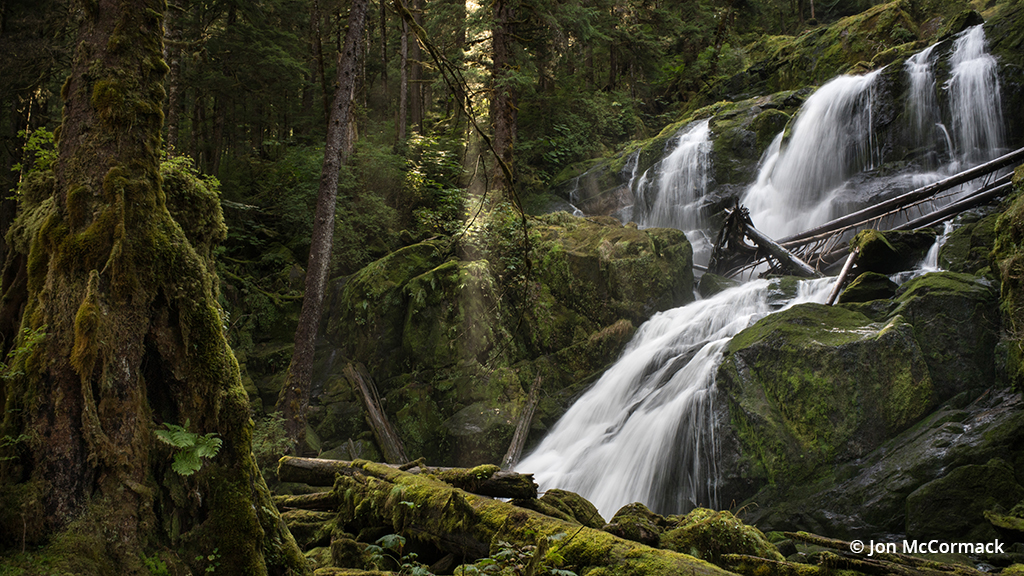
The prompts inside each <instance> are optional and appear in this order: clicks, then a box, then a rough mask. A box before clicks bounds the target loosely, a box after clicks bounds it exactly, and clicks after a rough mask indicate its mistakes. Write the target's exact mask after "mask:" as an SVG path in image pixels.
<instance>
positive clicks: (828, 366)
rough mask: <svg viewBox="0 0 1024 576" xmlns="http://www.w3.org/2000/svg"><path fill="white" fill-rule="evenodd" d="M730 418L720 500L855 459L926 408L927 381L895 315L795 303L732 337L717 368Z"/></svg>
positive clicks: (910, 334)
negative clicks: (880, 318)
mask: <svg viewBox="0 0 1024 576" xmlns="http://www.w3.org/2000/svg"><path fill="white" fill-rule="evenodd" d="M717 384H718V391H719V394H720V395H722V396H723V397H724V398H723V401H722V402H716V405H717V406H720V407H722V408H719V409H720V410H725V411H727V413H726V414H723V415H722V416H721V418H723V419H725V421H728V422H729V423H730V427H729V430H728V431H727V432H726V433H725V438H724V439H723V440H722V442H723V449H722V450H721V453H722V458H723V460H724V461H723V462H721V464H720V470H721V471H722V472H723V476H724V478H723V480H724V484H723V487H722V488H723V489H722V499H723V501H731V500H736V501H741V500H743V499H745V498H746V497H748V496H750V495H751V494H752V492H751V490H752V489H753V490H756V489H757V488H759V487H761V486H763V485H766V484H778V483H782V484H786V483H791V482H807V481H810V480H811V479H813V476H814V474H816V473H817V469H818V468H819V467H823V466H824V467H827V466H830V465H832V464H833V463H835V462H839V461H848V460H852V459H855V458H859V457H862V456H864V455H865V454H867V453H869V452H870V451H871V450H873V449H875V448H877V447H878V446H879V445H880V444H881V443H882V442H884V441H885V440H886V439H888V438H890V437H891V436H893V435H894V434H897V433H899V432H900V431H902V430H904V429H906V428H907V427H908V426H909V425H911V424H913V423H914V422H915V421H916V420H918V419H919V418H921V417H922V416H923V415H925V414H926V410H927V408H928V407H929V406H931V405H932V404H933V389H932V378H931V376H930V375H929V373H928V367H927V364H926V362H925V357H924V354H923V352H922V350H921V347H920V346H919V345H918V343H917V341H916V340H915V338H914V328H913V326H912V325H911V324H909V323H908V322H907V321H906V320H905V319H904V317H903V316H899V315H896V316H893V317H892V318H891V319H889V320H888V321H887V322H873V321H872V320H871V319H869V318H868V317H866V316H864V315H863V314H860V313H858V312H853V311H850V310H846V309H844V308H841V307H830V306H822V305H818V304H802V305H798V306H794V307H793V308H790V309H788V310H784V311H781V312H778V313H776V314H773V315H771V316H768V317H766V318H763V319H762V320H760V321H759V322H757V323H756V324H754V325H753V326H752V327H750V328H748V329H746V330H744V331H743V332H740V333H739V334H738V335H737V336H736V337H734V338H733V340H732V342H731V343H730V344H729V347H728V349H727V351H726V353H725V358H724V360H723V362H722V364H721V366H720V367H719V371H718V378H717Z"/></svg>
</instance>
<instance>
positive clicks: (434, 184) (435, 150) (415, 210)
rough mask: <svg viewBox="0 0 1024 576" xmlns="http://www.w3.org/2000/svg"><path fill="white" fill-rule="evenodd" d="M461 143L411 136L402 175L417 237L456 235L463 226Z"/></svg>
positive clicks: (447, 137) (463, 194)
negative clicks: (418, 234)
mask: <svg viewBox="0 0 1024 576" xmlns="http://www.w3.org/2000/svg"><path fill="white" fill-rule="evenodd" d="M462 150H463V146H462V143H461V142H460V141H459V140H457V139H455V138H452V137H450V136H429V137H428V136H421V135H419V134H415V135H413V137H412V138H410V140H409V151H410V155H409V156H410V158H409V160H408V169H407V171H406V173H405V189H406V190H407V194H408V198H409V201H410V206H411V207H412V211H411V218H412V222H411V227H412V228H413V229H414V230H415V231H416V232H417V233H420V234H455V233H457V232H459V231H460V230H461V228H462V226H463V224H464V222H463V220H464V208H465V202H466V196H465V189H464V188H462V187H461V180H462V177H463V172H464V170H463V167H462Z"/></svg>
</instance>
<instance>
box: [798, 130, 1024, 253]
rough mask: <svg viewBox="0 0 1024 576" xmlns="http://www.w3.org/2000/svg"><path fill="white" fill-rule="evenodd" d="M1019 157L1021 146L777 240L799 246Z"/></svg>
mask: <svg viewBox="0 0 1024 576" xmlns="http://www.w3.org/2000/svg"><path fill="white" fill-rule="evenodd" d="M1021 160H1024V148H1020V149H1018V150H1014V151H1013V152H1010V153H1009V154H1005V155H1003V156H1000V157H999V158H996V159H995V160H990V161H988V162H985V163H984V164H981V165H979V166H975V167H974V168H971V169H969V170H964V171H963V172H960V173H959V174H954V175H953V176H950V177H949V178H945V179H943V180H939V181H938V182H934V183H932V184H929V185H927V186H923V187H921V188H918V189H917V190H914V191H911V192H907V193H906V194H902V195H900V196H897V197H895V198H891V199H889V200H885V201H883V202H879V203H877V204H874V205H872V206H868V207H867V208H864V209H863V210H858V211H857V212H853V213H850V214H847V215H846V216H843V217H841V218H836V219H835V220H831V221H829V222H826V223H824V224H822V225H821V226H818V227H816V228H812V229H810V230H806V231H804V232H801V233H799V234H794V235H793V236H789V237H786V238H783V239H781V240H779V244H781V245H783V246H786V247H795V246H799V245H801V244H803V243H805V241H806V240H808V239H810V238H811V237H814V236H818V235H820V234H822V233H831V232H834V231H835V230H838V229H840V228H845V227H846V226H848V225H850V224H856V223H858V222H862V221H865V220H870V219H871V218H873V217H876V216H880V215H884V214H887V213H889V212H891V211H893V210H894V209H896V208H900V207H902V206H907V205H909V204H913V203H914V202H917V201H918V200H923V199H925V198H928V197H930V196H934V195H935V194H937V193H938V192H941V191H943V190H948V189H950V188H952V187H954V186H959V185H960V184H963V183H965V182H970V181H971V180H974V179H975V178H978V177H980V176H984V175H986V174H988V173H990V172H994V171H995V170H999V169H1001V168H1005V167H1007V166H1010V165H1013V164H1015V163H1019V162H1020V161H1021Z"/></svg>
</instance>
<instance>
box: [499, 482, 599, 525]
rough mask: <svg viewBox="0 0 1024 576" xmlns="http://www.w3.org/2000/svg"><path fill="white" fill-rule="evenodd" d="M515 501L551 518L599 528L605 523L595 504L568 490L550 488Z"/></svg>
mask: <svg viewBox="0 0 1024 576" xmlns="http://www.w3.org/2000/svg"><path fill="white" fill-rule="evenodd" d="M515 503H516V505H518V506H522V507H524V508H529V509H530V510H535V511H537V512H540V513H541V514H544V515H547V516H551V517H552V518H560V519H562V520H567V521H570V522H578V523H579V524H582V525H583V526H587V527H589V528H598V529H600V528H603V527H604V525H605V521H604V518H602V517H601V514H600V513H599V512H598V511H597V507H596V506H594V505H593V504H592V503H590V501H589V500H587V499H586V498H584V497H582V496H580V495H579V494H577V493H575V492H569V491H568V490H560V489H558V488H552V489H549V490H547V491H545V492H544V494H543V495H542V496H541V497H540V498H538V499H536V500H522V501H519V500H517V501H516V502H515Z"/></svg>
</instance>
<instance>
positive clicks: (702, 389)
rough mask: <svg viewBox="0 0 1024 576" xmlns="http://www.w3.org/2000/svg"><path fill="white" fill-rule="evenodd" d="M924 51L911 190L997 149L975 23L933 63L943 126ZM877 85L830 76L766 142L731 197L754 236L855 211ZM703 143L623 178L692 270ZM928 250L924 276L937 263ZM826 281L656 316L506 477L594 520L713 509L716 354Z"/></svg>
mask: <svg viewBox="0 0 1024 576" xmlns="http://www.w3.org/2000/svg"><path fill="white" fill-rule="evenodd" d="M935 48H936V47H935V46H932V47H929V48H927V49H926V50H924V51H922V52H920V53H919V54H917V55H915V56H913V57H912V58H910V59H908V61H907V63H906V65H905V72H906V74H908V81H909V84H910V86H911V90H910V94H911V96H910V98H909V101H908V104H907V105H908V107H909V109H910V110H909V112H910V113H909V114H907V118H908V121H909V122H911V123H912V124H913V125H912V126H909V127H908V128H909V130H908V131H910V132H912V133H914V134H916V135H917V137H918V138H920V139H921V142H922V144H921V145H922V147H932V148H933V149H935V155H936V157H940V156H941V157H943V158H945V159H946V160H945V161H943V162H942V164H941V165H939V166H936V167H934V168H935V169H934V170H933V171H930V172H922V173H919V174H913V175H911V176H910V177H909V178H910V181H911V182H910V183H911V185H922V184H926V183H928V182H931V181H935V180H938V179H939V178H942V177H943V176H946V175H948V174H951V173H953V172H955V171H957V170H958V169H960V168H961V167H962V166H966V165H973V164H977V163H979V162H982V161H984V160H988V159H991V158H994V157H995V156H996V155H998V153H999V152H1000V146H1001V142H1002V135H1001V132H1000V131H1001V125H1002V116H1001V111H1000V99H999V84H998V79H997V77H996V75H995V63H994V59H993V58H992V57H991V56H990V55H988V54H987V53H986V52H985V38H984V31H983V30H982V28H981V26H977V27H974V28H971V29H969V30H967V31H965V32H964V33H962V34H961V35H960V36H959V37H957V39H956V40H955V41H954V43H953V47H952V48H951V49H950V50H949V51H948V52H949V54H948V55H947V56H945V57H947V58H948V62H947V63H948V66H949V69H950V70H951V75H950V79H949V81H948V82H946V83H945V84H944V85H943V86H942V87H941V89H942V90H944V91H945V93H946V95H947V98H946V100H948V102H949V106H950V110H949V114H948V115H947V117H948V118H951V119H952V127H951V128H949V129H947V127H946V126H944V125H942V124H941V122H940V121H939V119H940V118H941V117H942V114H941V110H939V103H938V99H936V97H935V93H936V90H938V89H939V88H940V87H937V86H936V81H935V77H934V74H933V67H934V65H935V63H936V60H937V59H938V58H941V57H943V56H941V55H938V54H937V52H938V51H937V50H936V49H935ZM878 77H879V71H875V72H872V73H870V74H866V75H863V76H840V77H838V78H835V79H833V80H832V81H831V82H829V83H827V84H825V85H824V86H822V87H821V88H819V89H818V90H817V91H816V92H815V93H814V94H813V95H812V96H811V97H809V98H808V99H807V100H806V101H805V102H804V104H803V106H802V107H801V109H800V111H799V113H798V115H797V116H796V121H795V122H794V123H793V125H792V130H791V135H790V137H789V139H788V141H787V142H783V135H782V134H779V136H778V137H776V139H775V141H774V143H773V144H772V145H771V146H770V147H769V148H768V150H767V151H766V152H765V154H764V157H763V158H762V159H761V163H760V169H759V173H758V176H757V179H756V181H755V182H753V183H751V184H750V186H749V188H748V189H747V191H746V193H745V194H744V196H743V198H742V199H741V203H742V204H743V205H745V206H747V207H748V208H749V210H750V214H751V218H752V220H753V222H754V224H755V226H757V227H758V228H759V229H760V230H762V231H764V232H766V233H768V234H769V235H770V236H773V237H776V238H779V237H783V236H786V235H788V234H792V233H796V232H800V231H802V230H805V229H808V228H810V227H812V226H815V225H818V224H822V223H824V222H827V221H828V220H830V219H832V218H835V217H837V216H840V215H842V214H844V213H848V212H850V211H852V210H855V209H859V208H861V207H863V206H862V205H861V206H858V205H854V204H852V203H851V202H849V201H848V200H847V199H848V197H849V195H848V191H849V187H850V184H849V181H850V179H851V178H852V177H853V176H855V175H858V174H864V173H865V172H868V171H870V170H872V169H873V168H875V167H876V166H878V165H880V164H881V163H882V161H883V158H882V157H881V152H880V150H879V147H878V144H877V143H876V142H875V141H874V137H873V130H872V123H873V121H874V119H873V110H874V107H875V102H874V100H875V98H876V95H875V87H876V82H877V80H878ZM937 134H942V135H943V136H942V137H941V138H936V137H935V136H936V135H937ZM712 138H713V134H712V131H711V130H710V129H709V126H708V121H707V120H703V121H698V122H693V123H691V124H689V125H688V126H686V127H684V128H683V129H682V130H681V131H680V132H679V133H678V134H677V135H676V136H675V137H674V138H673V139H672V140H670V142H669V147H670V149H666V155H665V157H664V158H663V159H662V160H661V161H659V162H658V163H656V164H655V165H654V166H652V167H651V169H649V170H647V171H646V172H644V173H643V174H636V171H635V170H634V171H633V172H634V173H633V176H632V179H631V182H630V186H631V187H632V189H633V190H634V193H635V197H636V198H637V202H636V204H635V205H634V207H633V208H632V211H631V214H632V217H633V219H634V221H636V222H637V223H638V224H639V225H640V226H641V227H653V226H670V227H674V228H678V229H680V230H683V231H685V232H686V233H687V237H688V238H690V240H691V243H693V244H694V252H695V261H696V262H698V263H702V262H706V256H707V253H708V251H709V244H708V243H707V241H706V239H707V238H709V237H710V236H711V234H712V232H711V231H709V230H707V229H706V226H707V225H708V223H707V219H706V218H705V216H704V215H703V214H702V211H701V198H702V197H703V196H704V194H705V192H706V190H707V187H708V186H709V174H710V173H711V164H710V163H711V160H710V158H711V149H712V147H711V142H712V140H711V139H712ZM940 147H941V148H942V149H941V150H939V149H938V148H940ZM947 234H948V228H947ZM940 240H941V239H940ZM939 244H940V242H937V243H936V248H935V249H934V250H933V252H934V253H930V254H929V258H930V259H928V260H926V262H925V268H924V269H925V270H927V269H934V267H935V266H936V263H935V262H936V261H935V258H937V249H938V248H937V247H938V245H939ZM833 282H834V279H828V278H826V279H822V280H809V281H803V282H801V283H800V284H799V289H798V292H797V294H796V295H795V297H790V298H786V297H784V296H783V295H782V293H781V291H780V290H779V289H778V285H777V281H770V280H754V281H750V282H747V283H746V284H743V285H741V286H738V287H736V288H732V289H729V290H726V291H724V292H721V293H719V294H717V295H715V296H712V297H710V298H707V299H703V300H698V301H696V302H694V303H692V304H689V305H686V306H683V307H680V308H675V309H672V310H667V311H664V312H661V313H658V314H656V315H655V316H654V317H652V318H651V319H650V320H648V321H647V322H646V323H644V324H643V325H642V326H641V327H640V328H639V329H638V330H637V332H636V335H635V336H634V337H633V340H632V341H631V342H630V343H629V344H628V345H627V346H626V349H625V351H624V352H623V353H622V355H621V357H620V358H619V359H618V360H617V361H616V362H615V364H614V365H613V366H612V367H611V368H609V369H608V371H607V372H605V373H604V375H603V376H602V377H601V378H600V379H599V380H598V381H597V382H596V383H595V384H594V385H593V386H592V387H591V388H590V389H589V390H587V391H586V392H585V393H584V394H583V395H582V396H581V397H580V398H579V399H578V400H577V401H576V403H575V404H573V406H571V407H570V408H569V410H568V411H567V412H566V413H565V414H564V415H563V416H562V418H561V419H560V420H559V421H558V422H557V423H556V424H555V425H554V426H553V427H552V429H551V430H550V431H549V433H548V434H547V435H546V437H545V438H544V439H543V440H542V441H541V442H540V444H539V445H538V446H537V447H536V448H535V449H534V450H533V451H532V452H531V453H530V454H529V455H527V456H526V457H525V458H524V459H523V460H522V461H521V462H520V463H519V464H518V465H517V467H516V468H517V469H518V470H520V471H524V472H532V473H533V474H534V478H535V479H536V481H537V483H538V484H539V485H540V487H541V490H546V489H549V488H562V489H566V490H571V491H573V492H577V493H579V494H581V495H582V496H584V497H585V498H587V499H588V500H590V501H591V502H593V503H594V504H595V505H596V506H597V508H598V510H599V511H600V512H601V514H602V516H604V517H605V518H606V519H610V518H611V516H612V515H613V514H614V513H615V512H616V511H617V510H618V509H619V508H620V507H622V506H624V505H626V504H629V503H631V502H642V503H644V504H646V505H647V506H648V507H649V508H651V509H652V510H654V511H656V512H659V513H663V514H672V513H681V512H686V511H688V510H690V509H692V508H693V507H694V506H698V505H699V506H709V507H719V506H720V505H721V504H722V503H721V502H719V501H718V484H719V474H718V468H717V462H718V458H717V450H718V446H717V443H716V430H717V429H719V427H720V426H723V425H725V423H722V422H714V421H712V420H713V416H712V415H713V414H714V412H713V406H712V399H713V397H714V394H713V392H714V386H715V373H716V371H717V369H718V365H719V363H720V361H721V358H722V353H723V351H724V350H725V348H726V346H727V345H728V343H729V341H730V339H731V338H732V337H733V336H734V335H735V334H737V333H738V332H740V331H741V330H743V329H744V328H746V327H748V326H750V325H751V324H752V323H754V322H756V321H757V320H758V319H760V318H763V317H764V316H766V315H768V314H771V313H772V312H774V311H777V310H779V309H782V308H786V307H790V306H794V305H797V304H800V303H804V302H824V301H825V300H826V299H827V297H828V293H829V291H830V290H831V286H832V283H833Z"/></svg>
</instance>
